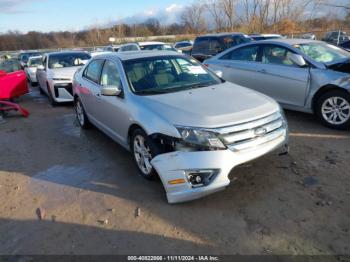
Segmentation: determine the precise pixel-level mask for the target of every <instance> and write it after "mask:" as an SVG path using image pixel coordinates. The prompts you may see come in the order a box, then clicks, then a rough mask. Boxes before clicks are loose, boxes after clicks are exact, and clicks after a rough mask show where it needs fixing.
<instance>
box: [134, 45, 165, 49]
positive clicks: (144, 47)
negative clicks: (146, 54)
mask: <svg viewBox="0 0 350 262" xmlns="http://www.w3.org/2000/svg"><path fill="white" fill-rule="evenodd" d="M140 48H141V50H165V47H164V45H163V44H155V45H143V46H140Z"/></svg>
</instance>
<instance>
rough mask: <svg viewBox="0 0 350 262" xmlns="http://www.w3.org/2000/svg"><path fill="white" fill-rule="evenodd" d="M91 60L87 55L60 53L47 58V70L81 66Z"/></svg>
mask: <svg viewBox="0 0 350 262" xmlns="http://www.w3.org/2000/svg"><path fill="white" fill-rule="evenodd" d="M90 58H91V56H90V55H89V54H87V53H68V54H67V53H62V54H52V55H50V56H49V68H50V69H56V68H63V67H73V66H82V65H84V64H86V62H87V61H88V60H89V59H90Z"/></svg>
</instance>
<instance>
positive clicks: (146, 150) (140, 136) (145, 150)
mask: <svg viewBox="0 0 350 262" xmlns="http://www.w3.org/2000/svg"><path fill="white" fill-rule="evenodd" d="M151 143H152V142H151V141H150V139H149V138H148V136H147V135H146V133H145V132H144V131H143V130H141V129H136V130H135V131H134V132H133V134H132V137H131V141H130V147H131V152H132V154H133V158H134V161H135V163H136V166H137V168H138V169H139V171H140V174H141V175H142V177H144V178H146V179H148V180H154V179H155V178H156V177H157V172H156V171H155V169H154V167H153V166H152V164H151V160H152V158H153V157H155V153H154V150H152V148H153V146H152V144H151Z"/></svg>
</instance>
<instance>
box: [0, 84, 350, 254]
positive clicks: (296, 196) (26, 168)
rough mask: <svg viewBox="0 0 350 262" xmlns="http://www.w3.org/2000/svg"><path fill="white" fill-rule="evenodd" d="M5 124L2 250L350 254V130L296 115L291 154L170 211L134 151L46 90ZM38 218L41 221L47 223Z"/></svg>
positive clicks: (271, 158) (260, 163)
mask: <svg viewBox="0 0 350 262" xmlns="http://www.w3.org/2000/svg"><path fill="white" fill-rule="evenodd" d="M19 102H20V104H21V105H23V106H25V107H26V108H27V109H29V111H30V112H31V116H30V117H29V118H28V119H24V118H21V117H17V116H15V115H14V114H11V115H10V116H8V117H7V118H6V123H4V124H1V125H0V141H1V143H0V144H1V149H2V154H1V157H0V199H1V200H2V201H1V202H0V254H135V253H137V254H177V255H178V254H282V255H284V254H289V255H296V254H307V255H323V254H345V255H346V254H347V255H350V247H349V243H350V232H349V230H350V204H349V203H350V172H349V171H350V168H349V160H350V132H349V131H335V130H330V129H327V128H325V127H323V126H321V125H320V124H319V123H318V122H317V121H316V120H315V119H314V117H313V116H312V115H307V114H302V113H296V112H287V118H288V121H289V125H290V129H291V130H290V131H291V134H290V154H289V155H287V156H276V155H268V156H265V157H263V158H260V159H258V160H256V161H254V162H252V163H249V164H247V165H244V166H241V167H238V168H236V169H234V170H233V172H232V174H231V177H232V179H233V182H232V183H231V185H230V186H229V187H228V188H227V189H226V190H225V191H223V192H220V193H216V194H214V195H211V196H209V197H206V198H203V199H200V200H196V201H193V202H189V203H184V204H178V205H169V204H167V202H166V198H165V193H164V190H163V188H162V185H161V183H160V182H159V181H155V182H149V181H145V180H144V179H143V178H141V177H140V176H139V175H138V173H137V169H136V167H135V166H134V164H133V162H132V158H131V156H130V155H129V153H128V152H127V151H125V150H124V149H123V148H121V147H120V146H119V145H118V144H116V143H114V142H113V141H112V140H111V139H109V138H108V137H107V136H106V135H104V134H103V133H101V132H100V131H98V130H97V129H92V130H88V131H82V130H80V128H79V127H78V124H77V122H76V120H75V115H74V111H73V108H72V105H62V106H58V107H55V108H53V107H51V106H50V105H49V104H48V102H47V98H46V97H43V96H40V94H39V93H38V91H37V89H36V88H34V89H33V91H32V93H31V94H29V95H27V96H24V97H22V98H21V99H20V100H19ZM40 218H41V219H40Z"/></svg>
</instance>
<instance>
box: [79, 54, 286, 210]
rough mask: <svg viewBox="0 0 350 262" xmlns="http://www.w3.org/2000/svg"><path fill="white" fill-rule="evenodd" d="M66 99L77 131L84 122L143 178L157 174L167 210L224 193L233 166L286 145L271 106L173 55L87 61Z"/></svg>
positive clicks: (282, 127) (280, 120)
mask: <svg viewBox="0 0 350 262" xmlns="http://www.w3.org/2000/svg"><path fill="white" fill-rule="evenodd" d="M73 94H74V100H75V108H76V113H77V119H78V121H79V123H80V125H81V127H82V128H88V127H89V126H90V125H91V123H92V124H94V125H95V126H96V127H98V128H99V129H101V130H102V131H103V132H105V133H106V134H107V135H108V136H110V137H111V138H112V139H113V140H115V141H117V142H118V143H120V144H121V145H122V146H124V147H125V148H126V149H128V150H130V151H131V153H132V155H133V158H134V160H135V163H136V165H137V167H138V169H139V171H140V174H141V175H142V176H143V177H145V178H147V179H154V178H155V177H157V175H159V177H160V179H161V181H162V183H163V185H164V188H165V190H166V194H167V198H168V202H169V203H176V202H183V201H188V200H192V199H196V198H199V197H202V196H205V195H208V194H210V193H213V192H216V191H219V190H222V189H224V188H225V187H226V186H228V185H229V184H230V180H229V178H228V175H229V173H230V171H231V170H232V169H233V168H234V167H235V166H237V165H240V164H242V163H245V162H247V161H251V160H253V159H255V158H258V157H260V156H262V155H265V154H267V153H269V152H271V151H273V150H275V149H281V148H282V149H283V150H285V147H284V146H286V143H287V136H288V134H287V133H288V132H287V123H286V120H285V118H284V115H283V113H282V111H281V109H280V107H279V106H278V104H277V103H276V102H275V101H274V100H273V99H271V98H269V97H267V96H265V95H262V94H260V93H257V92H255V91H253V90H250V89H247V88H244V87H241V86H238V85H235V84H232V83H229V82H225V81H224V80H222V79H220V78H219V77H218V76H217V75H216V74H214V73H212V72H211V71H209V70H208V69H207V68H205V67H203V66H202V65H200V64H199V63H198V62H196V60H194V59H193V58H190V57H187V56H185V55H180V54H179V53H176V52H170V51H160V52H149V51H145V52H127V53H113V54H108V55H107V54H106V55H101V56H97V57H94V58H93V59H91V60H90V61H89V63H88V64H87V65H85V66H84V67H83V68H82V69H80V70H79V71H78V72H77V73H76V74H75V77H74V81H73Z"/></svg>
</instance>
